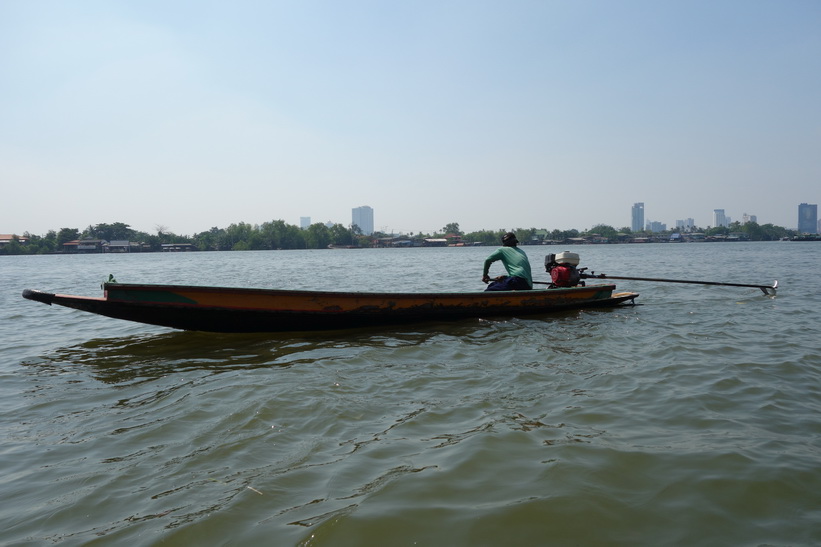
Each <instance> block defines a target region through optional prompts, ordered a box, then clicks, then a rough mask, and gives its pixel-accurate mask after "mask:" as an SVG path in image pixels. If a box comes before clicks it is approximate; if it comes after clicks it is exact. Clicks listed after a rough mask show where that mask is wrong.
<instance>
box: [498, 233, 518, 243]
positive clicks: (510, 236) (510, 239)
mask: <svg viewBox="0 0 821 547" xmlns="http://www.w3.org/2000/svg"><path fill="white" fill-rule="evenodd" d="M517 243H519V240H518V239H516V234H514V233H513V232H508V233H506V234H505V235H503V236H502V245H508V246H511V245H516V244H517Z"/></svg>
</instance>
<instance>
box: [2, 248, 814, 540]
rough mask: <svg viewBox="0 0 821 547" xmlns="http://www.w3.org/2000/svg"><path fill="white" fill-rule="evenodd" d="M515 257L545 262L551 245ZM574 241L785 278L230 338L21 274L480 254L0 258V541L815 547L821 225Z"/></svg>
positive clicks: (287, 271)
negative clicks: (38, 298)
mask: <svg viewBox="0 0 821 547" xmlns="http://www.w3.org/2000/svg"><path fill="white" fill-rule="evenodd" d="M525 250H526V252H527V253H528V255H529V256H530V259H531V263H532V264H533V270H534V272H537V279H539V280H547V276H546V274H544V273H542V270H543V268H542V259H543V255H544V254H546V253H548V252H557V251H562V250H565V248H555V247H552V248H551V247H525ZM571 250H574V251H576V252H579V253H580V254H581V257H582V266H588V267H590V268H591V269H593V270H596V271H601V272H605V273H609V274H611V275H628V276H643V277H671V278H679V279H701V280H712V281H731V282H739V283H761V284H768V283H772V281H773V280H774V279H778V280H779V284H780V286H781V289H780V290H779V292H778V295H777V296H775V297H768V296H764V295H763V294H762V293H761V291H759V290H757V289H745V288H730V287H707V286H698V285H676V284H661V283H648V282H631V281H622V282H619V283H618V288H619V290H633V291H636V292H640V293H641V296H640V298H639V299H638V300H637V301H636V302H637V303H639V304H641V305H638V306H635V307H623V308H618V309H612V310H596V311H576V312H567V313H562V314H559V315H550V316H544V317H536V318H527V319H517V318H485V319H479V320H469V321H462V322H456V323H448V324H421V325H414V326H404V327H385V328H377V329H368V330H350V331H338V332H326V333H310V334H300V333H297V334H287V335H284V334H283V335H278V334H272V335H221V334H204V333H189V332H179V331H172V330H169V329H164V328H159V327H151V326H145V325H139V324H135V323H128V322H123V321H118V320H113V319H107V318H103V317H97V316H93V315H90V314H84V313H82V312H78V311H74V310H68V309H65V308H59V307H56V306H55V307H49V306H45V305H42V304H39V303H35V302H31V301H27V300H24V299H22V298H21V296H20V293H21V292H22V290H23V289H24V288H33V289H40V290H46V291H51V292H61V293H69V294H81V295H88V296H100V295H101V294H102V292H101V290H100V289H99V284H100V282H101V281H102V280H103V278H106V277H107V276H108V274H110V273H112V274H114V276H115V277H116V278H117V280H118V281H121V282H135V283H141V282H147V283H179V284H201V285H232V286H246V287H271V288H286V289H289V288H291V289H297V288H299V289H304V288H305V289H317V290H384V291H418V290H441V291H448V290H473V289H475V290H481V289H482V288H483V285H482V283H481V282H480V278H481V273H482V271H481V268H482V261H483V260H484V258H485V256H486V255H487V254H489V252H490V251H491V249H490V248H466V249H460V248H451V249H403V250H391V249H379V250H340V251H271V252H232V253H189V254H143V255H139V254H134V255H117V256H111V255H94V256H31V257H26V256H16V257H0V282H2V283H0V286H2V287H3V289H2V291H0V319H1V320H0V334H1V335H2V336H0V433H2V450H0V465H2V470H3V472H2V476H0V499H1V500H2V505H1V506H0V544H3V545H53V544H60V545H87V544H100V545H114V544H117V545H130V546H133V545H311V546H321V545H332V546H340V545H341V546H347V545H350V546H363V545H447V546H460V545H464V546H468V545H470V546H473V545H500V546H501V545H504V546H507V545H687V546H692V545H710V546H712V545H817V544H819V543H821V524H819V523H821V383H820V382H819V380H821V329H819V319H821V282H819V280H818V278H819V274H818V271H819V269H821V244H818V243H795V242H773V243H704V244H666V245H664V244H652V245H613V246H587V247H576V248H572V249H571ZM492 273H494V274H495V273H501V272H496V271H495V270H494V271H493V272H492Z"/></svg>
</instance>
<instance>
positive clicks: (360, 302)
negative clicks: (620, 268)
mask: <svg viewBox="0 0 821 547" xmlns="http://www.w3.org/2000/svg"><path fill="white" fill-rule="evenodd" d="M103 289H104V296H103V297H102V298H98V297H86V296H72V295H64V294H52V293H47V292H42V291H34V290H31V289H26V290H25V291H23V297H24V298H28V299H30V300H35V301H38V302H43V303H45V304H57V305H60V306H66V307H69V308H74V309H78V310H82V311H87V312H91V313H96V314H99V315H104V316H107V317H113V318H117V319H125V320H128V321H136V322H139V323H147V324H151V325H160V326H164V327H171V328H175V329H183V330H197V331H210V332H285V331H309V330H332V329H346V328H357V327H366V326H374V325H390V324H403V323H415V322H421V321H452V320H458V319H465V318H470V317H494V316H496V317H498V316H507V317H514V316H521V315H532V314H542V313H550V312H555V311H561V310H568V309H579V308H595V307H612V306H616V305H619V304H622V303H624V302H626V301H628V300H629V301H632V300H633V299H634V298H636V297H637V296H638V294H636V293H615V294H614V293H613V290H614V289H615V285H593V286H588V287H575V288H570V289H543V290H538V289H537V290H532V291H500V292H470V293H466V292H460V293H415V294H410V293H365V292H361V293H360V292H352V293H342V292H327V291H285V290H271V289H242V288H229V287H197V286H180V285H142V284H125V283H105V284H104V285H103Z"/></svg>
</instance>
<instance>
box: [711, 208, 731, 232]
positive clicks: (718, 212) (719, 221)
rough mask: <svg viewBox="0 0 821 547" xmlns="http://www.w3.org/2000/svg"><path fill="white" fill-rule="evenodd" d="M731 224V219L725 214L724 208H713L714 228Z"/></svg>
mask: <svg viewBox="0 0 821 547" xmlns="http://www.w3.org/2000/svg"><path fill="white" fill-rule="evenodd" d="M729 224H730V219H729V218H727V216H726V215H725V214H724V209H713V228H718V227H719V226H727V225H729Z"/></svg>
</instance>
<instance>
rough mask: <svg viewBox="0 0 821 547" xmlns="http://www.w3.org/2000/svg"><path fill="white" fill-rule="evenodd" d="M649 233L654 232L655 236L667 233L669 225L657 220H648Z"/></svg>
mask: <svg viewBox="0 0 821 547" xmlns="http://www.w3.org/2000/svg"><path fill="white" fill-rule="evenodd" d="M647 231H648V232H653V233H654V234H656V233H658V232H666V231H667V225H666V224H664V223H663V222H659V221H657V220H648V221H647Z"/></svg>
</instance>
